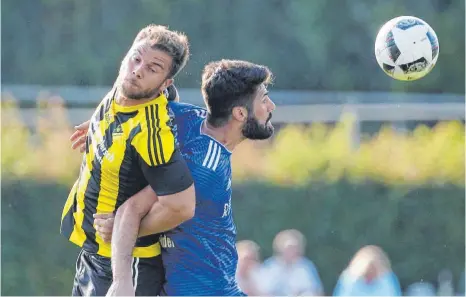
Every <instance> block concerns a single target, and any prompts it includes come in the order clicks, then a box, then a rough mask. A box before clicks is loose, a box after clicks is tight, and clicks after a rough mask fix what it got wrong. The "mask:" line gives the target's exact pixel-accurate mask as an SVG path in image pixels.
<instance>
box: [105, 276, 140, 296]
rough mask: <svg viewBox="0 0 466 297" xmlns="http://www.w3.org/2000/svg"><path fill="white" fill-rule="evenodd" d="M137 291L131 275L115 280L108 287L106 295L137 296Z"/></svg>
mask: <svg viewBox="0 0 466 297" xmlns="http://www.w3.org/2000/svg"><path fill="white" fill-rule="evenodd" d="M135 295H136V292H135V291H134V287H133V280H132V279H131V277H128V278H124V279H122V280H114V281H113V283H112V285H111V286H110V288H109V289H108V292H107V295H106V296H135Z"/></svg>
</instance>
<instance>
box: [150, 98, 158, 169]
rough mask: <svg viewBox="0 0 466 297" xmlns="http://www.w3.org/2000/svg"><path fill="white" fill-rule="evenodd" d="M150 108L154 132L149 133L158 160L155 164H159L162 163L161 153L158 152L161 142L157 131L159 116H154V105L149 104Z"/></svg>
mask: <svg viewBox="0 0 466 297" xmlns="http://www.w3.org/2000/svg"><path fill="white" fill-rule="evenodd" d="M149 108H150V117H151V124H152V133H148V134H149V138H150V141H152V143H153V145H154V154H155V161H156V162H157V164H155V165H159V164H160V159H159V155H158V154H157V148H158V147H159V144H158V143H157V141H156V132H157V127H158V117H155V118H154V106H153V105H151V106H149ZM156 119H157V122H156ZM148 132H149V131H148Z"/></svg>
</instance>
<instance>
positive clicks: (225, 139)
mask: <svg viewBox="0 0 466 297" xmlns="http://www.w3.org/2000/svg"><path fill="white" fill-rule="evenodd" d="M202 133H204V134H207V135H209V136H210V137H212V138H214V139H215V140H217V141H218V142H220V143H221V144H223V145H224V146H225V147H226V148H227V149H228V150H229V151H230V152H232V151H233V150H234V149H235V147H236V146H237V145H238V144H240V143H241V142H242V141H243V140H244V137H243V135H242V134H241V131H238V130H237V129H235V127H233V126H232V124H231V123H228V124H226V125H225V126H222V127H214V126H212V125H210V124H209V123H208V121H204V124H203V125H202Z"/></svg>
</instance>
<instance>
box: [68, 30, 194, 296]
mask: <svg viewBox="0 0 466 297" xmlns="http://www.w3.org/2000/svg"><path fill="white" fill-rule="evenodd" d="M188 57H189V46H188V40H187V38H186V36H185V35H183V34H181V33H177V32H174V31H170V30H168V29H167V28H166V27H163V26H156V25H150V26H148V27H146V28H144V29H142V30H141V31H140V32H139V33H138V35H137V36H136V39H135V40H134V43H133V45H132V46H131V48H130V50H129V52H128V53H127V55H126V56H125V58H124V59H123V61H122V63H121V67H120V71H119V75H118V78H117V81H116V83H115V85H114V87H113V88H112V90H111V91H110V92H109V93H108V94H107V96H105V98H104V99H103V100H102V102H101V103H100V104H99V106H98V107H97V109H96V111H95V112H94V114H93V116H92V118H91V120H90V126H89V131H88V133H87V136H86V138H85V139H86V143H85V152H84V158H83V162H82V165H81V170H80V174H79V178H78V180H77V181H76V183H75V184H74V186H73V188H72V190H71V192H70V194H69V196H68V199H67V201H66V204H65V207H64V209H63V213H62V223H61V233H62V234H63V235H64V236H66V238H68V239H69V240H70V241H71V242H73V243H74V244H76V245H78V246H79V247H81V252H80V254H79V256H78V260H77V263H76V275H75V279H74V286H73V290H72V295H86V296H87V295H97V296H102V295H105V294H106V293H107V291H108V289H109V287H110V285H111V283H112V278H113V279H118V278H122V279H126V278H127V276H126V275H115V274H113V275H112V269H111V258H110V256H111V248H110V244H109V243H108V242H105V240H104V238H102V236H99V234H98V233H96V229H95V225H94V215H95V214H98V213H108V212H116V210H117V209H118V208H119V207H120V206H121V205H122V204H123V203H124V202H125V201H126V200H127V199H128V198H130V197H132V196H134V195H135V194H136V196H135V198H137V194H138V193H139V194H146V195H144V199H146V201H150V200H152V202H155V201H156V200H158V201H159V202H161V201H163V202H165V204H163V205H164V206H165V213H164V214H165V215H166V218H168V219H165V220H163V221H162V223H160V222H157V221H155V222H154V221H151V220H146V221H145V225H144V224H142V225H141V228H140V229H141V231H142V232H143V233H144V231H143V230H144V229H145V230H148V229H147V228H149V230H150V232H146V233H145V234H144V235H147V236H143V237H141V238H139V239H138V240H137V242H136V243H135V248H134V250H132V251H130V258H131V261H133V262H134V265H133V267H134V270H135V271H137V272H138V273H137V274H134V277H133V279H131V277H130V281H131V282H134V283H137V284H138V286H137V288H136V293H137V294H138V295H157V294H159V292H160V289H161V286H162V282H163V281H164V270H163V266H162V260H161V256H160V252H161V247H160V243H159V235H157V234H156V233H160V232H162V231H166V230H169V229H171V228H173V227H175V226H177V225H178V224H179V223H181V222H183V221H185V220H187V219H189V218H191V217H192V216H193V215H194V206H195V196H194V195H195V192H194V186H193V181H192V177H191V173H190V171H189V169H188V167H187V165H186V162H185V160H184V159H183V158H182V157H181V154H180V152H179V150H178V149H177V148H176V145H175V135H174V131H173V127H172V123H171V119H170V116H169V112H168V106H167V105H168V101H167V98H166V96H165V95H164V91H165V90H166V88H167V87H168V86H169V85H170V84H171V83H172V82H173V77H174V76H175V75H176V74H177V73H178V72H179V71H180V70H181V69H182V68H183V67H184V65H185V64H186V62H187V60H188ZM154 192H155V193H156V194H157V195H156V194H155V193H154ZM160 205H161V204H160V203H159V204H158V207H160ZM154 225H155V227H154ZM127 228H131V226H129V225H128V226H127ZM138 229H139V224H138V226H137V227H136V229H135V230H136V232H137V230H138ZM152 234H154V235H152ZM133 245H134V242H133ZM131 288H132V285H131Z"/></svg>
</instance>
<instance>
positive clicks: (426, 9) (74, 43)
mask: <svg viewBox="0 0 466 297" xmlns="http://www.w3.org/2000/svg"><path fill="white" fill-rule="evenodd" d="M464 5H465V4H464V1H462V0H417V1H404V0H392V1H386V0H313V1H309V0H293V1H281V0H253V1H251V0H151V1H149V0H138V1H126V0H99V1H91V0H84V1H83V0H66V1H54V0H22V1H17V0H4V1H2V27H3V30H2V45H3V46H2V74H3V75H2V83H16V84H44V85H60V84H72V85H111V84H112V83H113V80H114V78H115V77H116V74H117V72H118V68H119V63H120V60H121V58H122V57H123V56H124V54H125V53H126V51H127V50H128V48H129V46H130V44H131V43H132V41H133V39H134V37H135V36H136V33H137V32H138V31H139V30H140V29H141V28H142V27H143V26H145V25H147V24H149V23H158V24H165V25H169V27H170V28H171V29H175V30H179V31H183V32H186V33H187V35H188V36H189V38H190V41H191V49H192V56H191V61H190V62H189V64H188V66H187V67H186V68H185V70H184V71H183V72H182V73H181V75H180V76H179V77H178V78H177V81H178V83H179V85H180V86H182V87H199V85H200V77H201V76H200V72H201V69H202V67H203V66H204V65H205V64H206V63H207V62H209V61H211V60H214V59H220V58H238V59H245V60H251V61H253V62H256V63H262V64H266V65H268V66H269V67H270V68H271V69H272V71H274V73H275V74H276V78H277V79H276V84H275V86H276V87H277V88H286V89H317V90H395V91H416V92H438V93H442V92H454V93H464V81H465V76H464V64H465V60H464V58H465V56H464V49H465V48H464V46H465V31H464V30H465V28H464V8H465V7H464ZM400 15H414V16H417V17H420V18H421V19H423V20H425V21H426V22H427V23H429V24H430V25H431V26H432V27H433V28H434V30H435V31H436V33H437V36H438V38H439V42H440V56H439V60H438V64H437V66H436V67H435V68H434V70H433V71H432V72H431V73H430V74H429V75H428V76H427V77H425V78H424V79H421V80H419V81H415V82H410V83H403V82H398V81H395V80H393V79H390V78H389V77H387V76H386V75H385V74H384V73H383V71H381V70H380V69H378V65H377V63H376V61H375V57H374V41H375V37H376V35H377V31H378V29H379V28H380V27H381V26H382V25H383V24H384V23H385V22H386V21H388V20H390V19H392V18H394V17H397V16H400Z"/></svg>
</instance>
